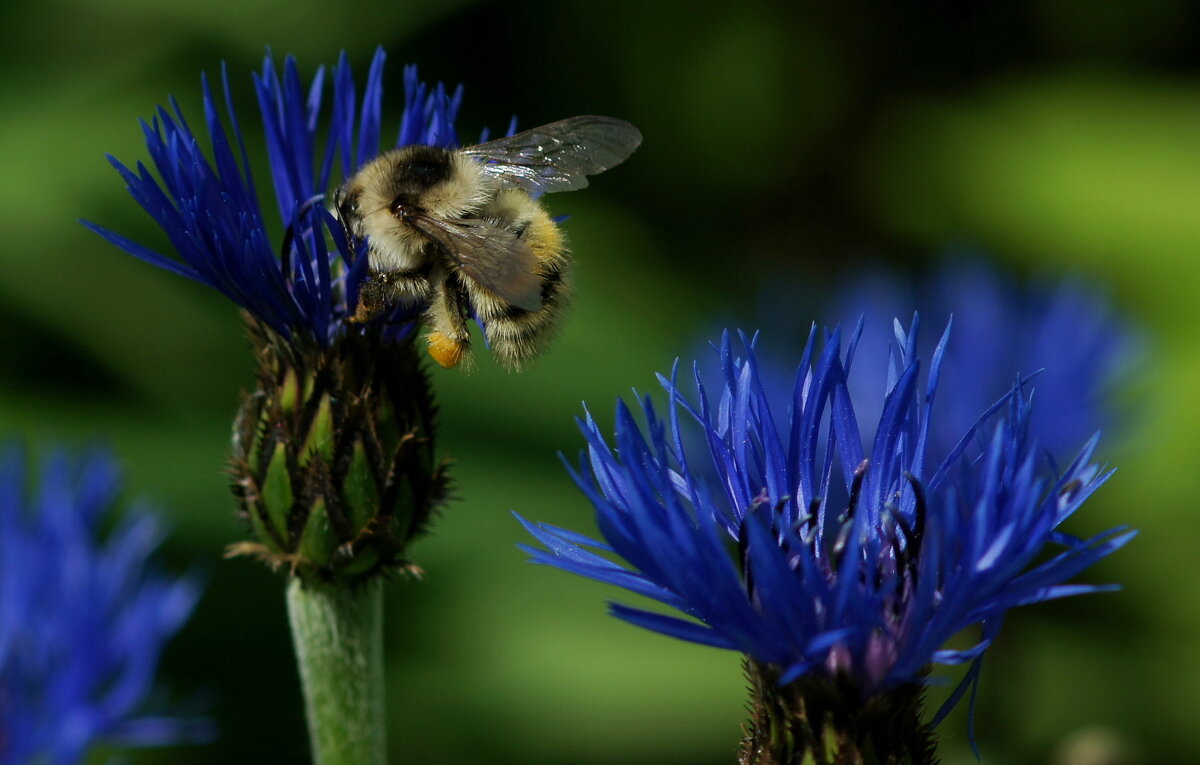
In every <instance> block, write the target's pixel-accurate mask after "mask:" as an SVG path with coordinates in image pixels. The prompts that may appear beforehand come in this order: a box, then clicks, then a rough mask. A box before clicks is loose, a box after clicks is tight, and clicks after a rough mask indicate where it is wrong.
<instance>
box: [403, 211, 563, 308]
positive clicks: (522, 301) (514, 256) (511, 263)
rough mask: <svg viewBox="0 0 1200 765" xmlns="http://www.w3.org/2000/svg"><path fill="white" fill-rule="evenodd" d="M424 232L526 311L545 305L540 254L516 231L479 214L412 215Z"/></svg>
mask: <svg viewBox="0 0 1200 765" xmlns="http://www.w3.org/2000/svg"><path fill="white" fill-rule="evenodd" d="M412 224H413V226H414V227H416V228H417V229H418V230H419V231H420V232H421V233H423V234H425V235H426V236H428V237H429V238H430V239H432V240H433V241H435V242H437V243H438V244H439V245H441V247H442V249H443V250H445V252H446V254H447V255H449V256H450V258H451V260H453V261H454V262H455V263H456V264H457V265H458V267H459V268H460V269H462V272H463V274H464V275H466V276H467V277H469V278H470V279H472V280H473V281H475V282H478V283H479V284H480V285H482V286H483V287H485V288H487V289H488V290H489V291H491V292H494V293H495V294H496V296H497V297H499V298H500V299H501V300H505V301H507V302H509V303H512V304H513V305H515V306H517V307H518V308H524V309H525V310H526V311H536V310H537V309H539V308H541V307H542V280H541V279H540V278H538V275H537V273H535V271H536V268H537V256H536V255H534V254H533V250H531V249H530V248H529V244H528V243H527V242H526V241H525V240H524V239H521V238H520V237H518V236H517V235H516V234H515V233H513V232H512V231H510V230H508V229H506V228H501V227H499V226H493V225H492V224H491V223H489V222H488V221H486V220H481V219H479V218H460V219H456V220H443V219H440V218H433V217H430V216H425V215H422V216H419V217H416V218H414V219H412Z"/></svg>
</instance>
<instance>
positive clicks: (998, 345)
mask: <svg viewBox="0 0 1200 765" xmlns="http://www.w3.org/2000/svg"><path fill="white" fill-rule="evenodd" d="M913 306H916V307H917V308H918V310H919V311H920V313H921V316H923V317H924V318H925V320H926V321H927V322H931V323H933V324H936V325H939V326H940V325H942V324H944V323H946V322H948V321H949V320H950V317H951V316H952V315H953V317H954V342H953V343H952V344H951V345H950V347H949V348H948V349H947V350H946V357H945V359H944V360H943V362H942V377H943V384H944V385H946V386H948V387H949V388H950V389H951V390H953V391H954V395H953V396H947V397H946V399H945V400H943V401H942V402H941V403H940V405H939V410H938V417H937V422H936V423H934V424H933V425H932V426H931V430H930V436H929V438H930V444H929V447H928V449H929V453H930V454H931V455H934V456H941V455H945V454H948V453H949V451H950V449H951V448H953V446H954V445H955V444H956V443H957V441H958V438H959V437H960V436H961V435H962V433H963V432H965V431H966V429H967V428H968V427H970V425H971V424H972V423H973V422H974V421H975V419H976V418H977V417H978V416H979V412H981V411H982V410H983V409H984V408H986V407H988V406H990V405H991V404H992V403H994V402H995V401H997V400H998V399H999V398H1000V397H1001V396H1003V395H1004V393H1005V391H1006V390H1007V389H1008V388H1009V386H1010V385H1012V381H1013V378H1014V376H1015V375H1016V374H1018V373H1020V374H1021V375H1024V376H1032V379H1031V380H1030V383H1029V388H1030V390H1031V391H1033V398H1034V400H1035V401H1036V402H1037V405H1036V406H1034V407H1033V410H1032V411H1031V412H1030V415H1029V427H1030V429H1031V430H1032V432H1033V433H1034V435H1035V436H1036V437H1037V440H1038V443H1039V444H1041V446H1042V447H1043V448H1045V449H1046V450H1047V451H1048V452H1049V453H1050V454H1051V455H1053V456H1054V457H1056V458H1059V459H1067V458H1069V457H1070V456H1071V454H1072V453H1073V451H1074V450H1075V449H1077V448H1078V446H1079V444H1080V443H1082V442H1083V441H1084V440H1085V439H1087V438H1088V437H1089V436H1090V435H1091V434H1092V433H1094V432H1095V431H1096V430H1097V429H1106V430H1107V429H1108V428H1109V427H1110V426H1111V425H1114V424H1116V423H1115V419H1116V418H1115V417H1114V414H1113V412H1114V409H1113V407H1112V405H1111V396H1112V393H1113V390H1114V388H1116V387H1117V384H1118V383H1119V382H1120V381H1121V380H1122V379H1123V378H1124V377H1127V376H1128V373H1129V372H1130V371H1131V370H1132V368H1133V363H1132V359H1133V358H1134V357H1135V356H1136V355H1137V354H1138V352H1139V351H1138V349H1139V346H1140V344H1141V339H1140V337H1139V333H1138V332H1137V331H1136V330H1135V329H1134V328H1133V326H1132V325H1131V324H1130V323H1129V322H1128V321H1127V320H1126V319H1125V318H1124V317H1122V316H1120V315H1119V314H1117V313H1116V312H1115V311H1113V309H1112V307H1111V305H1110V304H1109V301H1108V298H1107V296H1106V295H1105V294H1104V293H1103V292H1102V291H1101V290H1100V289H1099V288H1097V287H1096V286H1094V285H1092V284H1089V283H1086V282H1084V281H1082V280H1080V279H1068V280H1065V281H1062V282H1056V283H1053V284H1051V283H1032V284H1030V285H1028V286H1022V285H1019V284H1017V283H1016V282H1015V280H1014V279H1012V278H1011V277H1008V276H1006V275H1005V274H1003V273H1002V272H1000V271H999V270H998V269H996V268H995V267H994V266H992V265H989V264H988V263H987V262H986V261H984V260H981V259H966V260H964V259H953V260H948V261H946V263H945V264H944V265H942V266H941V267H939V268H938V270H936V271H935V272H934V273H932V274H930V275H929V276H927V277H925V278H923V279H921V280H919V281H918V282H916V283H909V282H907V281H906V280H905V278H904V277H901V276H899V275H897V274H889V273H884V272H881V271H873V272H869V273H867V274H866V275H864V276H861V277H859V278H858V279H855V280H851V281H850V282H849V283H848V284H847V286H846V287H845V288H844V289H843V291H842V293H841V295H840V296H839V298H838V299H837V301H836V306H835V308H834V318H836V319H837V320H839V322H840V325H841V326H843V327H852V326H854V324H855V322H856V321H858V319H859V318H860V317H864V318H865V324H864V330H863V335H862V339H861V340H860V342H859V358H860V359H861V360H860V361H859V362H858V364H857V367H858V371H857V374H856V375H855V376H854V379H852V380H851V381H850V386H851V390H852V391H853V393H854V395H855V401H856V402H859V401H861V402H863V405H864V407H869V406H871V405H872V403H873V405H874V407H875V408H873V409H871V408H860V409H859V412H860V414H865V415H870V416H869V417H867V418H864V419H867V421H873V419H874V417H873V416H874V415H877V414H878V406H879V402H880V401H881V400H882V399H881V398H880V396H879V393H880V392H881V391H883V390H884V389H885V387H886V385H887V380H888V369H887V364H886V363H885V361H886V359H887V352H886V348H887V345H888V343H889V342H890V333H889V332H888V331H887V327H888V326H889V324H890V320H891V317H893V316H903V315H906V314H908V313H911V311H912V308H913ZM932 345H933V343H932V342H930V341H929V340H928V339H927V341H926V342H925V343H924V344H923V346H922V347H921V349H920V351H921V355H923V356H926V357H927V356H928V354H929V353H930V352H931V351H932ZM767 363H768V362H767V361H766V360H764V366H765V365H767ZM783 366H786V364H784V365H783Z"/></svg>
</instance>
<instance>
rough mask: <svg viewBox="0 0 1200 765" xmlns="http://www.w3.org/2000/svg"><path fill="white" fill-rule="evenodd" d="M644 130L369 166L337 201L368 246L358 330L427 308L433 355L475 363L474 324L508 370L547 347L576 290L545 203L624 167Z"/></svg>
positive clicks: (529, 135)
mask: <svg viewBox="0 0 1200 765" xmlns="http://www.w3.org/2000/svg"><path fill="white" fill-rule="evenodd" d="M641 140H642V136H641V133H639V132H638V130H637V128H635V127H634V126H633V125H631V124H629V123H628V122H625V121H624V120H619V119H615V118H612V117H592V116H583V117H572V118H570V119H565V120H561V121H559V122H553V123H551V124H549V125H544V126H542V127H538V128H533V129H532V130H526V131H524V132H521V133H517V134H515V135H511V136H508V137H506V138H500V139H498V140H495V141H488V142H487V143H482V144H479V145H477V146H468V147H466V148H462V149H444V148H439V147H435V146H405V147H402V148H399V149H394V150H392V151H389V152H386V153H384V154H382V155H380V156H379V157H377V158H375V159H374V160H372V161H371V162H369V163H368V164H366V165H364V166H363V167H362V168H361V169H360V170H359V171H358V172H357V173H355V174H354V176H353V177H352V178H350V179H349V180H348V181H346V183H345V184H343V185H342V186H341V187H340V188H338V189H337V191H336V192H334V197H333V202H334V206H335V208H336V213H337V216H338V218H339V219H340V220H341V223H342V225H343V226H344V227H345V229H346V233H347V236H348V237H349V238H350V240H351V241H352V243H354V242H360V241H362V240H365V241H366V251H367V258H368V264H367V265H368V279H367V280H365V281H364V282H363V285H362V287H361V289H360V290H359V302H358V306H357V310H356V313H355V315H354V316H353V317H352V318H351V319H350V320H351V321H356V322H362V321H368V320H370V319H372V318H374V317H376V316H379V315H382V314H383V313H385V312H387V311H390V310H391V309H392V308H394V307H395V306H397V305H407V306H418V305H420V306H424V321H425V323H426V324H427V325H428V326H429V332H428V334H427V336H426V339H427V340H428V342H429V354H430V355H431V356H432V357H433V358H434V360H435V361H437V362H438V363H439V364H441V365H442V366H444V367H454V366H457V365H458V364H460V363H465V362H467V361H468V360H469V359H470V354H471V338H470V325H469V321H470V319H471V318H472V317H474V318H475V319H476V320H477V321H478V322H479V323H480V325H482V327H483V331H484V337H485V338H486V339H487V344H488V346H489V347H490V348H491V351H492V355H493V356H495V357H496V359H497V360H498V361H499V362H500V363H501V364H503V365H504V366H507V367H509V368H513V369H516V368H519V367H520V366H521V363H522V362H524V361H526V360H528V359H530V358H532V357H533V356H535V355H537V354H538V353H539V352H540V351H542V350H543V349H544V348H545V347H546V344H547V343H548V342H549V340H550V338H551V336H552V335H553V333H554V330H555V329H556V327H557V325H558V322H559V319H560V318H561V316H562V311H563V308H564V307H565V304H566V301H567V297H568V293H569V283H568V277H569V273H568V270H569V266H570V252H569V251H568V249H567V247H566V243H565V242H564V239H563V234H562V231H561V230H560V229H559V227H558V225H557V224H556V223H555V222H554V220H553V219H551V217H550V216H549V214H548V213H547V212H546V210H545V209H544V208H543V207H542V205H541V204H540V203H539V202H538V200H537V197H538V196H540V195H541V194H546V193H551V192H556V191H573V190H575V189H582V188H584V187H586V186H587V185H588V180H587V176H589V175H594V174H596V173H599V172H602V171H604V170H607V169H608V168H610V167H613V166H614V165H617V164H619V163H620V162H622V161H624V160H625V159H626V158H627V157H628V156H629V155H630V154H632V153H633V151H634V149H636V148H637V147H638V144H640V143H641Z"/></svg>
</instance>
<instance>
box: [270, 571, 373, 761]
mask: <svg viewBox="0 0 1200 765" xmlns="http://www.w3.org/2000/svg"><path fill="white" fill-rule="evenodd" d="M382 593H383V587H382V584H381V583H379V582H372V583H369V584H366V585H364V586H361V587H356V588H353V589H351V588H346V587H330V586H328V585H325V584H315V583H311V582H304V583H302V582H301V580H300V578H299V577H294V576H293V577H291V578H290V581H289V582H288V588H287V604H288V621H289V622H291V625H292V640H293V641H294V643H295V646H296V661H297V663H298V664H299V665H300V682H301V685H302V686H303V689H304V706H305V711H306V714H307V718H308V731H309V739H310V740H311V742H312V750H313V762H314V763H316V765H383V763H384V762H385V761H386V751H387V735H386V731H385V729H384V722H383V720H384V716H383V594H382Z"/></svg>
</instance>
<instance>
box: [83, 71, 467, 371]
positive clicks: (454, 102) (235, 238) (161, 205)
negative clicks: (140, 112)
mask: <svg viewBox="0 0 1200 765" xmlns="http://www.w3.org/2000/svg"><path fill="white" fill-rule="evenodd" d="M384 58H385V56H384V53H383V51H382V49H380V50H377V51H376V53H375V56H374V59H373V60H372V62H371V67H370V71H369V72H368V74H367V82H366V87H365V88H364V89H363V94H362V104H361V106H360V105H359V104H358V100H357V98H358V96H357V90H356V88H355V84H354V78H353V75H352V73H351V71H350V65H349V63H348V61H347V59H346V56H345V54H343V55H342V56H341V58H340V60H339V61H338V65H337V67H336V68H335V69H334V70H333V77H332V79H333V93H332V98H331V99H329V101H328V107H326V101H325V91H326V88H325V79H326V78H325V74H326V73H325V69H324V68H320V69H318V70H317V73H316V75H315V76H314V77H313V79H312V82H311V83H309V84H308V85H307V87H306V86H305V85H304V84H303V83H302V82H301V79H300V75H299V74H298V72H297V69H296V62H295V60H294V59H292V58H291V57H288V58H287V59H286V60H285V62H284V65H283V73H282V77H281V76H280V75H279V73H277V71H276V68H275V63H274V61H273V59H272V57H271V55H270V53H268V54H267V56H266V58H265V60H264V62H263V69H262V72H261V73H260V74H258V75H256V76H255V77H254V85H255V91H256V93H257V96H258V106H259V115H258V116H259V117H260V118H261V120H262V129H263V132H264V133H265V136H266V143H267V157H268V160H269V164H270V169H271V181H272V186H273V188H274V192H275V199H276V202H277V206H278V214H279V218H278V224H279V228H280V229H282V230H283V231H284V234H283V236H282V238H281V239H280V240H279V241H272V237H271V235H270V234H269V233H268V222H267V219H266V216H265V215H264V214H263V211H262V210H261V209H260V205H259V199H258V190H257V186H256V184H255V180H254V178H253V176H252V174H251V171H250V164H251V163H250V159H249V155H248V153H247V151H246V144H245V141H244V140H243V136H242V129H241V126H240V124H239V121H238V118H237V115H236V114H235V113H234V109H233V102H232V97H231V94H230V88H229V80H228V76H227V74H226V72H225V71H224V69H222V74H221V81H222V89H223V91H224V99H223V101H224V104H223V109H224V111H225V115H226V120H227V121H228V124H229V126H230V132H227V131H226V128H225V126H224V125H223V124H222V121H221V116H220V115H221V111H222V104H221V103H219V102H218V100H217V99H216V98H215V97H214V95H213V93H212V90H211V89H210V87H209V84H208V79H207V78H206V77H205V78H202V86H203V99H204V125H205V128H206V130H207V132H208V136H209V139H210V141H211V144H212V160H211V161H210V160H209V159H208V157H206V156H205V154H204V152H203V151H202V149H201V147H200V141H199V139H198V138H197V135H196V133H194V132H193V131H192V129H191V127H190V126H189V125H188V123H187V122H186V120H185V119H184V116H183V112H182V110H181V109H180V108H179V105H178V103H176V102H175V100H174V99H171V109H170V110H167V109H164V108H161V107H160V108H159V109H158V114H157V116H156V117H155V118H154V119H153V120H152V121H151V122H150V123H149V124H147V123H145V122H143V123H142V131H143V133H144V134H145V138H146V146H147V148H148V149H149V151H150V157H151V160H152V162H153V164H154V169H155V170H156V171H157V174H158V179H156V178H155V177H154V175H153V174H152V173H151V172H150V170H149V169H148V168H147V167H145V166H144V165H143V164H142V163H141V162H139V163H138V164H137V169H136V171H134V170H132V169H130V168H129V167H127V166H126V165H124V164H122V163H121V162H120V161H118V160H117V159H115V158H113V157H109V160H110V161H111V162H112V164H113V166H114V167H116V169H117V171H118V172H120V174H121V176H122V177H123V178H124V179H125V182H126V184H127V187H128V189H129V192H130V193H131V194H132V195H133V197H134V199H136V200H137V202H138V204H140V205H141V206H142V207H143V208H144V209H145V210H146V212H148V213H149V214H150V215H151V216H152V217H153V218H154V220H155V221H156V222H157V223H158V224H159V225H160V226H161V227H162V228H163V230H164V231H165V232H166V233H167V236H168V237H169V238H170V240H171V244H172V245H173V246H174V248H175V250H176V251H177V252H178V253H179V255H180V256H181V257H182V258H183V262H180V261H178V260H176V259H174V258H170V257H167V256H164V255H162V254H159V253H157V252H155V251H153V250H151V249H149V248H147V247H144V246H143V245H141V244H138V243H137V242H134V241H131V240H130V239H127V238H126V237H123V236H121V235H120V234H117V233H115V232H113V231H110V230H108V229H106V228H104V227H102V226H98V225H96V224H94V223H90V222H87V221H84V222H83V223H84V225H85V226H87V227H88V228H90V229H91V230H93V231H95V232H96V233H98V234H100V235H101V236H103V237H104V238H105V239H107V240H108V241H110V242H112V243H113V244H115V245H117V246H118V247H120V248H121V249H123V250H125V251H127V252H129V253H131V254H133V255H135V256H137V257H139V258H141V259H143V260H145V261H147V262H149V263H153V264H154V265H156V266H159V267H161V268H165V269H167V270H168V271H172V272H174V273H177V274H180V275H182V276H187V277H189V278H192V279H195V280H196V281H199V282H201V283H203V284H207V285H208V286H210V287H212V288H214V289H216V290H218V291H220V292H221V293H222V294H224V295H225V296H226V297H228V298H229V299H230V300H232V301H233V302H234V303H236V304H237V305H239V306H241V307H242V308H244V309H245V310H246V311H248V312H250V313H251V314H252V315H254V316H255V317H257V318H258V319H259V320H261V321H262V322H263V323H265V324H266V325H267V326H269V327H270V328H271V329H273V330H274V331H275V332H277V333H278V334H280V335H281V336H283V337H284V338H286V339H292V338H293V337H294V336H299V337H301V338H312V339H313V340H315V341H316V342H317V344H318V345H319V346H320V347H328V346H329V344H331V343H332V342H333V341H334V340H335V339H337V337H338V336H339V335H341V334H342V333H343V332H344V331H346V330H345V325H344V323H343V322H342V319H343V318H345V317H346V316H348V315H351V314H353V312H354V311H353V307H354V306H355V304H356V302H357V294H358V287H359V285H360V283H361V281H362V279H363V277H364V276H365V274H366V268H367V258H366V257H365V253H364V252H352V251H351V246H350V244H348V242H347V240H346V237H345V234H344V232H343V230H342V227H341V225H340V224H339V223H338V222H337V221H336V220H335V219H334V218H333V216H332V215H331V214H330V213H329V212H328V211H327V210H326V208H325V205H324V201H325V200H324V196H323V195H324V194H325V192H326V190H327V189H328V188H329V186H330V183H331V178H332V177H333V173H334V165H335V162H336V164H337V165H338V168H339V171H340V173H341V178H339V179H338V181H337V182H338V183H340V182H341V181H342V180H344V179H345V178H346V177H348V176H349V175H350V174H352V173H353V172H354V171H355V170H356V169H357V168H358V167H359V166H360V165H362V164H363V163H364V162H366V161H368V160H370V159H371V158H373V157H374V156H375V155H377V154H378V153H379V150H380V149H379V143H380V130H381V116H380V115H381V110H382V109H381V103H382V97H383V63H384ZM404 95H405V106H404V113H403V116H402V118H401V121H400V130H399V133H398V135H397V136H396V141H395V145H396V146H402V145H407V144H413V143H420V144H429V145H434V146H454V145H457V136H456V134H455V130H454V118H455V115H456V114H457V112H458V106H459V101H460V100H461V96H462V88H461V87H459V88H458V89H457V90H455V91H454V92H453V93H452V94H451V93H447V92H446V89H445V88H444V87H443V86H442V85H441V84H440V83H439V84H438V85H437V86H436V87H434V88H428V87H426V86H425V85H424V84H423V83H421V82H420V81H419V80H418V79H417V71H416V67H412V66H410V67H407V68H406V69H405V72H404ZM231 136H232V138H231ZM322 136H325V137H324V138H322ZM331 242H332V248H331V246H330V243H331ZM348 306H349V308H348ZM397 318H398V317H396V316H391V317H382V318H380V319H379V320H378V321H377V322H376V324H377V325H379V326H380V328H381V331H384V332H407V331H408V329H409V328H408V327H400V328H397V327H396V326H395V325H396V324H397ZM355 331H358V330H355Z"/></svg>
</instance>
